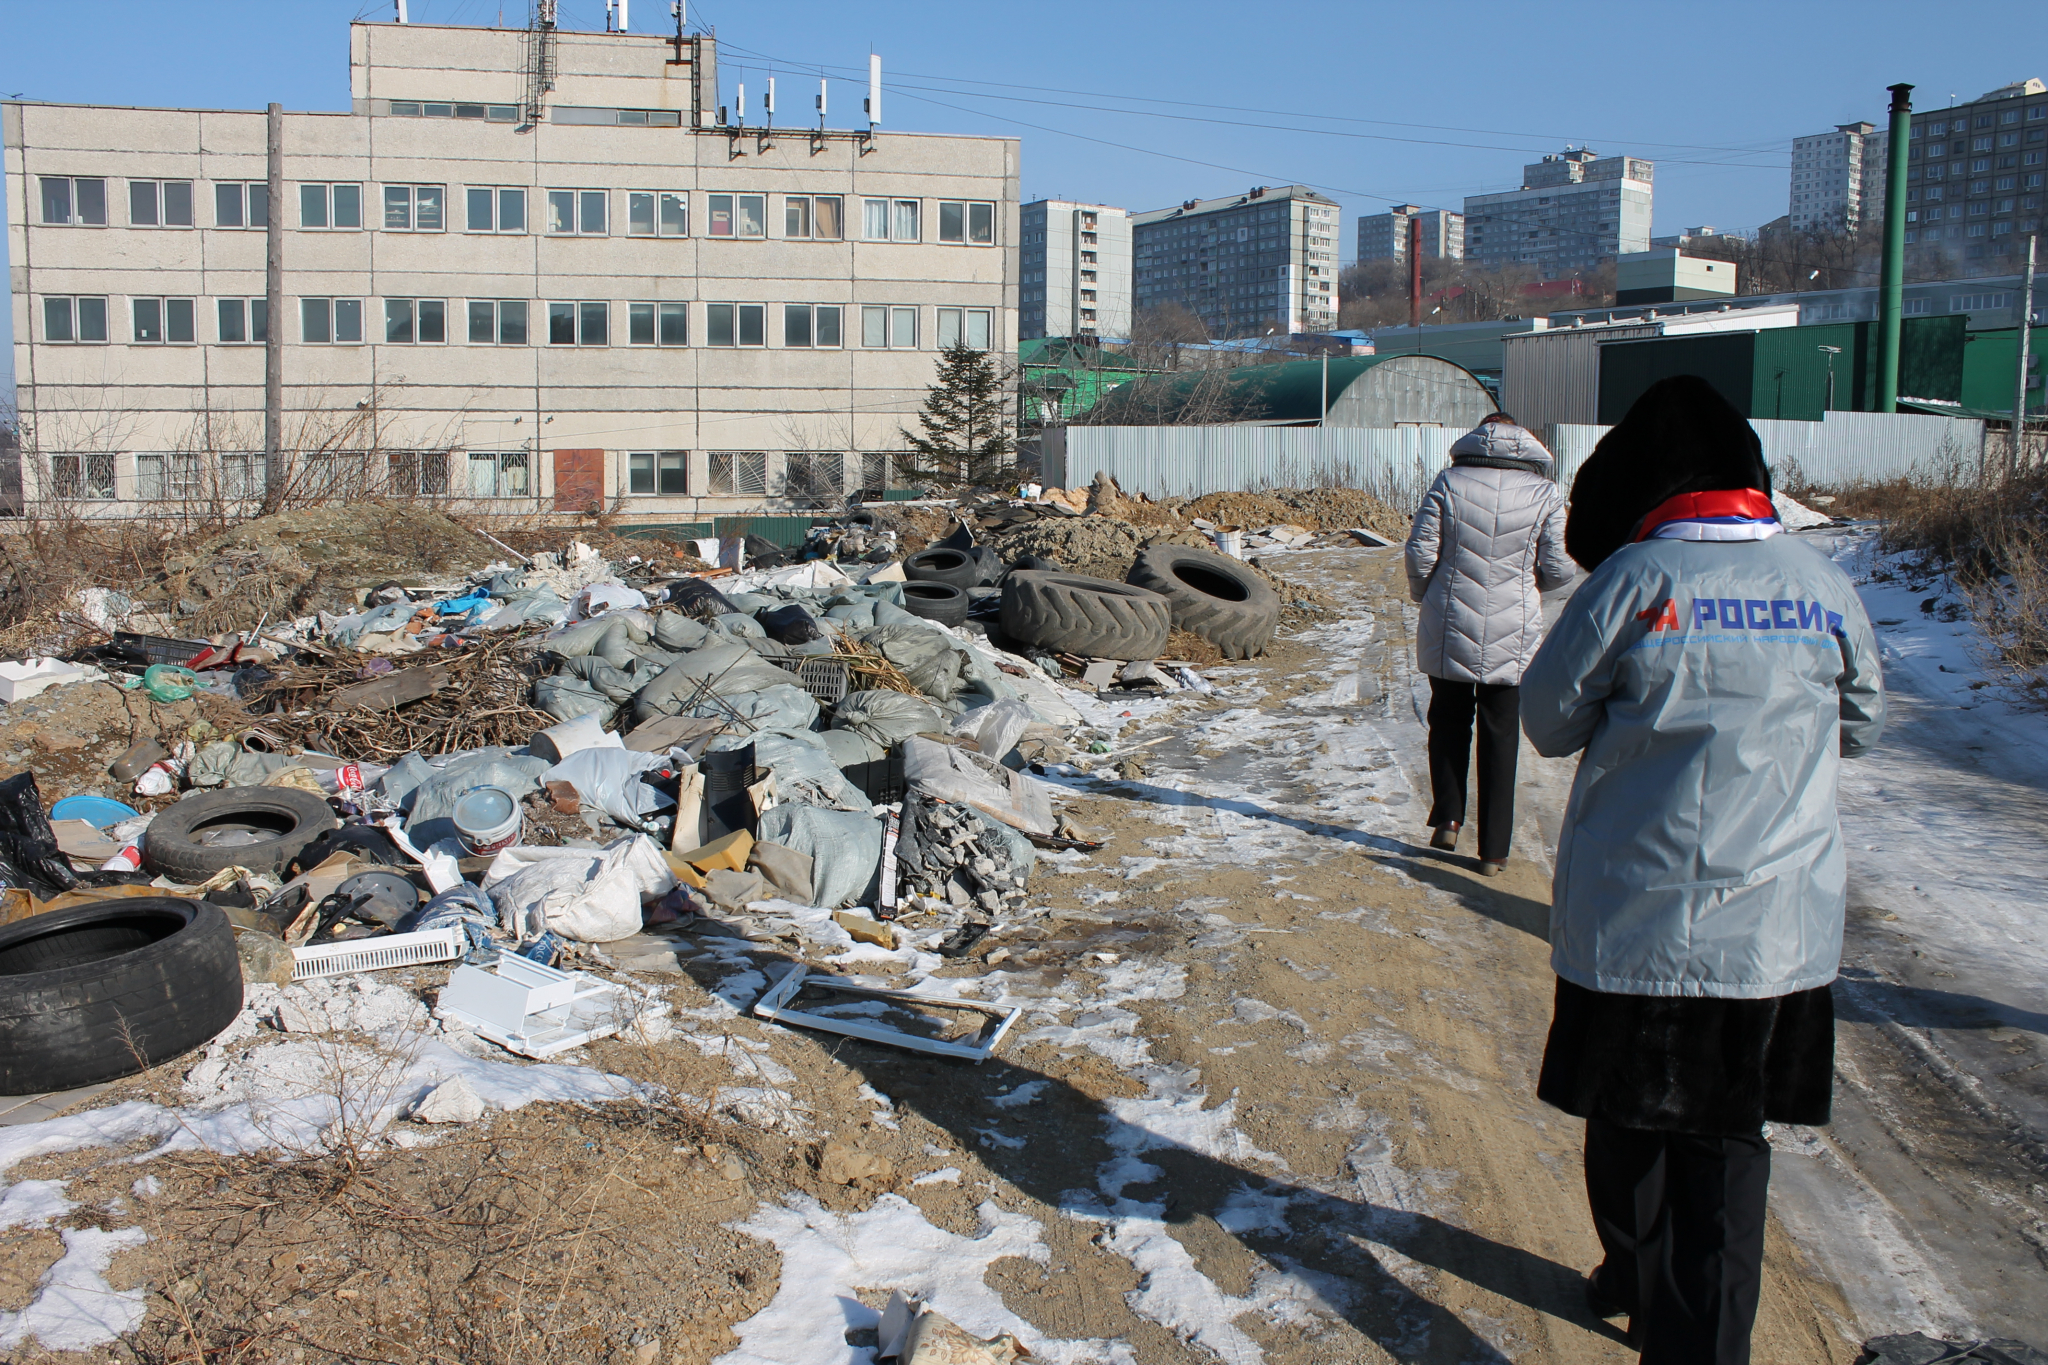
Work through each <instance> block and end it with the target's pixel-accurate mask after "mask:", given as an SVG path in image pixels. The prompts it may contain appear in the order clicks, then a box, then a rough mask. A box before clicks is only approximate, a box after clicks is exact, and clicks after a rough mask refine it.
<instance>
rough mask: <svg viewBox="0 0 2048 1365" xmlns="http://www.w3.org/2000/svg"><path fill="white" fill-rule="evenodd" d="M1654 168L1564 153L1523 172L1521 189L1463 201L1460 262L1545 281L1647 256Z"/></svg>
mask: <svg viewBox="0 0 2048 1365" xmlns="http://www.w3.org/2000/svg"><path fill="white" fill-rule="evenodd" d="M1655 171H1656V166H1655V164H1654V163H1653V162H1649V161H1645V160H1643V159H1642V158H1641V157H1635V156H1607V157H1596V156H1595V155H1594V154H1593V153H1592V152H1591V151H1590V150H1589V149H1587V148H1584V147H1579V148H1570V147H1568V148H1566V149H1565V150H1564V152H1562V153H1561V154H1559V155H1557V156H1546V157H1544V158H1543V160H1541V161H1539V162H1537V163H1535V164H1534V165H1530V166H1524V167H1522V187H1521V188H1520V189H1515V190H1506V191H1503V192H1501V193H1498V194H1476V195H1472V196H1470V197H1468V198H1467V199H1466V200H1465V259H1466V260H1468V261H1473V262H1475V263H1477V264H1479V265H1481V266H1484V267H1486V268H1488V269H1499V268H1500V267H1502V266H1510V265H1529V266H1534V267H1536V269H1537V270H1538V271H1540V272H1541V273H1542V274H1543V275H1544V276H1545V277H1546V278H1549V277H1552V276H1556V275H1559V274H1562V273H1564V272H1566V271H1571V270H1584V269H1588V268H1590V267H1592V266H1595V265H1598V264H1599V263H1600V262H1602V261H1606V260H1612V259H1613V258H1614V257H1616V256H1619V255H1621V254H1622V253H1624V252H1633V251H1647V250H1649V249H1650V209H1651V204H1650V200H1651V193H1652V187H1651V181H1652V177H1653V176H1654V174H1655Z"/></svg>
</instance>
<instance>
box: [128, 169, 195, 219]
mask: <svg viewBox="0 0 2048 1365" xmlns="http://www.w3.org/2000/svg"><path fill="white" fill-rule="evenodd" d="M128 225H129V226H130V227H191V226H192V182H191V181H189V180H131V181H129V182H128Z"/></svg>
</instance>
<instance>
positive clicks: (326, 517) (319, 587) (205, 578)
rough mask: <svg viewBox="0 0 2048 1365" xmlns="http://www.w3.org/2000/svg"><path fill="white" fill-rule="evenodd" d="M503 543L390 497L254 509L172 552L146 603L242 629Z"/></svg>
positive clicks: (326, 606) (182, 619) (331, 605)
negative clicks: (265, 512)
mask: <svg viewBox="0 0 2048 1365" xmlns="http://www.w3.org/2000/svg"><path fill="white" fill-rule="evenodd" d="M494 560H504V561H508V562H509V560H510V556H509V555H507V554H506V553H505V551H503V550H502V549H500V548H498V547H497V546H496V545H493V544H492V543H491V542H490V541H488V540H485V539H484V538H483V537H482V536H479V535H477V534H475V533H474V532H472V531H470V530H469V529H467V528H466V527H464V526H462V525H461V524H460V523H458V522H456V521H454V520H452V519H451V518H449V517H446V516H443V515H442V514H441V513H439V512H435V511H430V510H428V509H426V508H422V507H409V506H405V505H402V504H393V503H374V502H373V503H357V504H353V505H350V506H330V507H311V508H306V509H304V510H302V511H296V512H281V513H279V514H277V515H276V516H270V517H258V518H256V519H255V520H253V521H247V522H244V523H242V524H241V525H240V526H236V527H233V528H232V529H230V530H227V531H224V532H222V533H221V534H219V535H217V536H213V537H210V538H209V539H206V540H203V541H201V542H199V543H198V544H197V545H195V546H193V547H192V548H191V549H190V550H188V551H186V552H185V553H184V554H181V555H178V556H175V557H173V558H172V559H171V560H170V561H169V562H168V563H167V564H166V565H165V566H164V572H163V574H162V575H161V576H160V577H159V578H158V579H157V581H156V582H155V583H153V584H150V585H148V586H146V587H144V588H142V590H141V591H140V592H139V593H137V594H136V595H137V597H138V598H139V599H140V600H141V601H142V602H144V603H145V604H148V605H152V606H158V607H159V609H161V610H163V611H165V612H167V613H168V614H170V615H172V616H174V617H176V618H177V619H178V621H179V625H180V628H181V629H188V630H191V631H196V632H199V633H212V632H215V631H222V630H234V629H242V630H246V629H249V628H251V627H253V626H255V624H256V623H257V621H259V620H260V619H262V618H263V617H265V616H269V617H271V618H272V619H273V620H274V619H277V618H278V617H282V616H298V615H304V614H305V613H307V612H310V611H320V610H326V611H335V610H341V609H346V608H350V607H352V606H354V604H355V593H356V590H357V589H359V588H366V587H374V586H376V585H377V584H378V583H382V582H384V581H386V580H388V579H397V580H398V581H399V582H401V583H407V584H412V583H415V582H424V581H427V580H429V579H449V578H458V577H460V576H462V575H463V574H466V573H470V572H473V571H475V570H477V569H481V568H483V567H484V566H485V565H487V564H489V563H491V562H493V561H494Z"/></svg>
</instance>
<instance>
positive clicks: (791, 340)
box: [782, 303, 840, 349]
mask: <svg viewBox="0 0 2048 1365" xmlns="http://www.w3.org/2000/svg"><path fill="white" fill-rule="evenodd" d="M839 313H840V309H839V305H838V304H836V303H821V304H816V305H813V304H808V303H786V304H784V305H783V306H782V344H783V345H784V346H794V347H797V348H799V349H801V348H804V347H837V346H838V345H839V344H840V341H839Z"/></svg>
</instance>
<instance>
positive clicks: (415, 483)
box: [385, 450, 448, 498]
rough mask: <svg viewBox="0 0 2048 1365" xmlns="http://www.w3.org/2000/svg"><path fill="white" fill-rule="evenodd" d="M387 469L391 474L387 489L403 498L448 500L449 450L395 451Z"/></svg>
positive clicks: (390, 457)
mask: <svg viewBox="0 0 2048 1365" xmlns="http://www.w3.org/2000/svg"><path fill="white" fill-rule="evenodd" d="M385 467H386V469H387V470H388V471H389V475H388V482H387V484H386V486H387V487H388V488H389V489H390V490H391V491H392V492H393V493H396V494H398V495H399V496H401V497H408V498H416V497H429V498H444V497H446V496H448V452H447V451H445V450H394V451H392V452H391V453H390V456H389V458H388V462H387V464H386V466H385Z"/></svg>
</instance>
